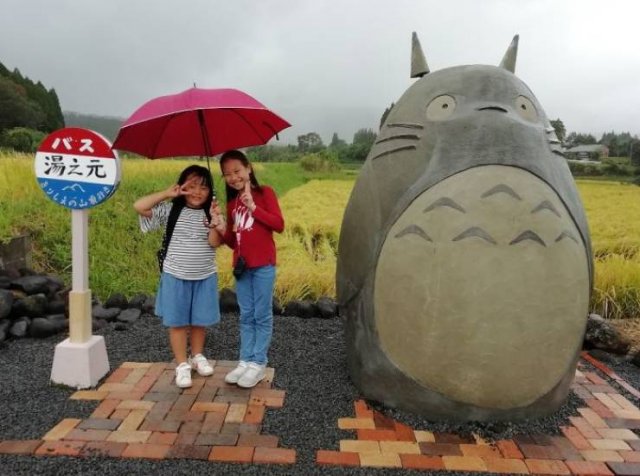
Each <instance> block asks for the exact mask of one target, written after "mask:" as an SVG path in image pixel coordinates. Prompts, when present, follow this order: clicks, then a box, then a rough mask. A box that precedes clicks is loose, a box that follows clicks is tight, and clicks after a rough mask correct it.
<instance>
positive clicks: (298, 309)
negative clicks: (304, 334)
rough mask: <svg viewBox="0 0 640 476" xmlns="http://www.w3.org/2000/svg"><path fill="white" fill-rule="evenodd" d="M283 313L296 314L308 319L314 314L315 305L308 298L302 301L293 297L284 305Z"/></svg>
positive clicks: (286, 314)
mask: <svg viewBox="0 0 640 476" xmlns="http://www.w3.org/2000/svg"><path fill="white" fill-rule="evenodd" d="M283 315H285V316H297V317H301V318H303V319H309V318H311V317H315V316H316V306H315V304H314V303H313V302H312V301H310V300H308V299H305V300H304V301H298V300H295V299H294V300H293V301H289V302H288V303H287V304H286V305H285V306H284V311H283Z"/></svg>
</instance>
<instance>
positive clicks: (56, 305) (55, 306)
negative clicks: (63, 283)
mask: <svg viewBox="0 0 640 476" xmlns="http://www.w3.org/2000/svg"><path fill="white" fill-rule="evenodd" d="M65 310H66V304H65V302H64V301H62V300H61V299H58V298H54V299H53V300H52V301H49V302H48V303H47V309H46V311H47V313H48V314H64V312H65Z"/></svg>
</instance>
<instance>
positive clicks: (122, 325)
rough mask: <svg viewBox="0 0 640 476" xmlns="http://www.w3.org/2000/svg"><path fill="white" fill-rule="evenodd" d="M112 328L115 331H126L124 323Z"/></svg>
mask: <svg viewBox="0 0 640 476" xmlns="http://www.w3.org/2000/svg"><path fill="white" fill-rule="evenodd" d="M113 328H114V329H115V330H117V331H126V330H127V329H128V327H127V325H126V324H125V323H124V322H118V323H117V324H116V325H115V326H113Z"/></svg>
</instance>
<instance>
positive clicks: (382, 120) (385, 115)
mask: <svg viewBox="0 0 640 476" xmlns="http://www.w3.org/2000/svg"><path fill="white" fill-rule="evenodd" d="M395 105H396V103H394V102H392V103H391V106H389V107H388V108H386V109H385V110H384V112H383V113H382V116H381V117H380V127H379V129H382V126H383V125H384V121H386V120H387V116H388V115H389V113H390V112H391V109H393V106H395ZM558 120H559V119H558Z"/></svg>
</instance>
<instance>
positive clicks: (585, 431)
mask: <svg viewBox="0 0 640 476" xmlns="http://www.w3.org/2000/svg"><path fill="white" fill-rule="evenodd" d="M569 421H570V422H571V423H572V424H573V426H575V427H576V428H577V429H578V431H579V432H580V433H581V434H582V436H584V437H585V438H587V439H591V438H600V435H599V434H598V432H597V431H596V430H595V428H593V427H592V426H591V425H590V424H589V422H588V421H587V420H585V419H584V418H582V417H569Z"/></svg>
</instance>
